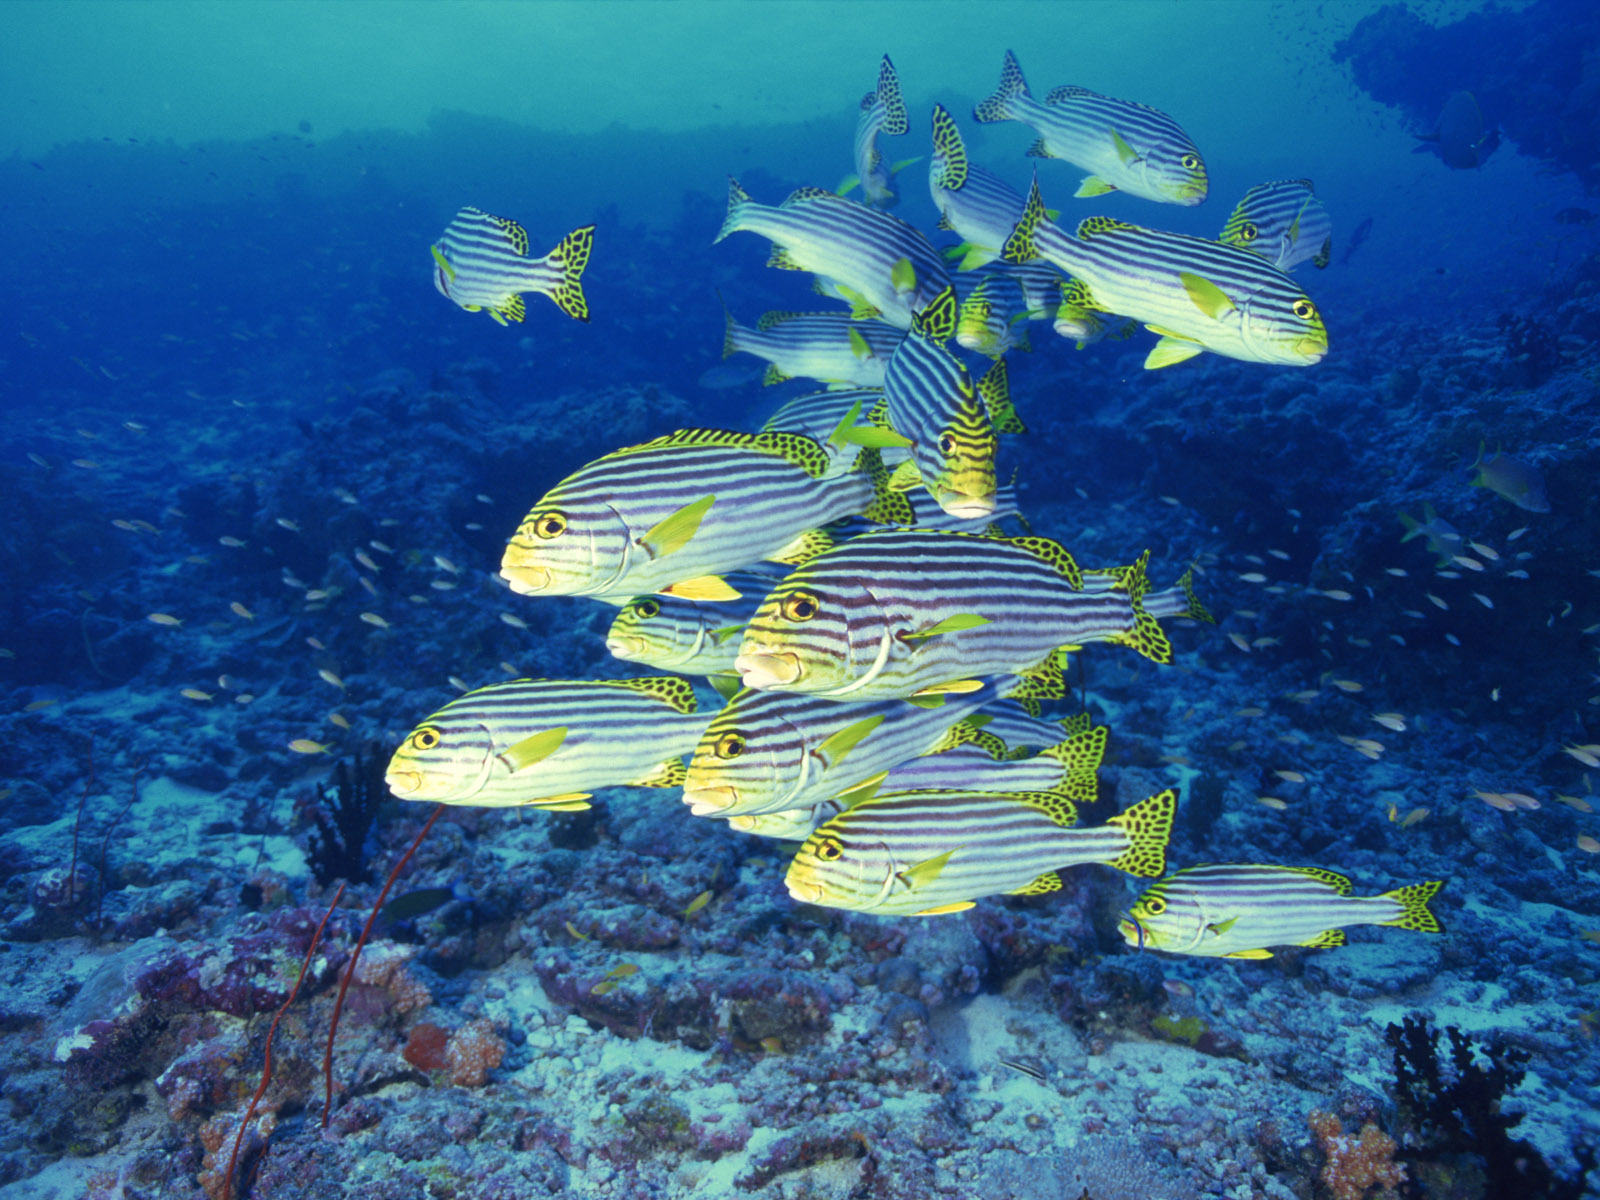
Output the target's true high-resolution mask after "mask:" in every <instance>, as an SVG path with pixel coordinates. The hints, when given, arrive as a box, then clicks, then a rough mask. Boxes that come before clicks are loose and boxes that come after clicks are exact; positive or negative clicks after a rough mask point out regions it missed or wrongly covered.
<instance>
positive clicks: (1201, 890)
mask: <svg viewBox="0 0 1600 1200" xmlns="http://www.w3.org/2000/svg"><path fill="white" fill-rule="evenodd" d="M1443 886H1444V881H1443V880H1442V879H1431V880H1428V881H1427V882H1425V883H1413V884H1411V885H1410V886H1409V887H1401V888H1395V889H1394V890H1393V891H1391V892H1384V893H1383V894H1382V895H1381V896H1352V895H1351V894H1350V893H1351V890H1352V887H1353V885H1352V884H1351V882H1350V880H1348V879H1347V878H1345V877H1344V876H1343V875H1337V874H1335V873H1334V872H1332V871H1325V870H1323V869H1322V868H1321V867H1278V866H1269V865H1266V864H1262V863H1209V864H1206V865H1204V866H1198V867H1189V868H1188V869H1186V870H1183V871H1179V872H1177V873H1176V874H1174V875H1169V876H1168V877H1167V878H1166V879H1163V880H1161V881H1160V882H1159V883H1156V884H1154V885H1153V886H1151V887H1150V888H1149V889H1148V890H1146V891H1145V893H1144V894H1143V895H1142V896H1140V897H1139V899H1138V900H1137V901H1135V902H1134V905H1133V908H1132V909H1131V910H1129V912H1128V915H1127V916H1126V917H1124V918H1123V920H1122V922H1121V924H1120V925H1119V926H1118V929H1119V931H1120V932H1121V933H1122V937H1123V939H1124V940H1125V941H1126V942H1127V943H1128V945H1130V946H1138V947H1140V948H1141V949H1150V950H1165V951H1167V952H1168V953H1170V954H1195V955H1202V956H1204V957H1207V958H1271V957H1272V951H1270V950H1269V949H1267V947H1268V946H1315V947H1318V948H1323V947H1328V946H1342V945H1344V941H1345V937H1344V929H1343V927H1344V926H1346V925H1395V926H1398V927H1399V928H1401V929H1412V930H1416V931H1418V932H1421V933H1443V932H1444V926H1442V925H1441V924H1440V923H1439V919H1438V918H1437V917H1435V916H1434V915H1433V913H1432V912H1431V911H1430V910H1429V908H1428V901H1430V900H1432V899H1433V897H1434V895H1435V894H1436V893H1437V892H1438V890H1439V889H1440V888H1442V887H1443Z"/></svg>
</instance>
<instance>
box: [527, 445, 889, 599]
mask: <svg viewBox="0 0 1600 1200" xmlns="http://www.w3.org/2000/svg"><path fill="white" fill-rule="evenodd" d="M845 449H846V450H848V451H849V452H850V453H848V454H845V453H841V454H840V455H838V456H837V458H835V456H833V455H831V454H830V453H829V451H828V450H827V449H826V448H824V447H823V446H822V445H820V444H819V443H817V442H815V441H813V440H812V439H811V438H807V437H801V436H799V435H798V434H791V433H759V434H753V433H731V432H728V431H726V430H720V429H680V430H678V431H677V432H676V433H669V434H667V435H665V436H663V437H659V438H656V439H655V440H654V441H650V442H645V443H644V444H643V445H639V446H629V447H627V448H625V449H622V450H617V451H615V452H613V453H611V454H607V455H606V456H605V457H603V458H599V459H596V460H595V461H594V462H591V463H589V464H588V465H587V466H584V467H580V468H579V469H578V470H577V471H575V472H574V473H573V474H571V475H569V476H567V478H566V479H564V480H562V481H561V482H560V483H558V484H557V485H556V486H555V487H554V488H552V489H551V490H550V491H549V492H547V493H546V494H545V495H544V497H543V498H542V499H540V501H539V502H538V503H537V504H536V505H534V507H533V510H532V511H531V512H529V514H528V515H527V517H525V518H524V519H523V522H522V524H521V525H520V526H518V528H517V531H516V533H515V534H513V535H512V537H511V540H510V542H509V544H508V545H507V546H506V549H505V554H504V556H503V557H502V559H501V564H500V574H501V575H502V576H504V577H505V578H506V579H507V580H509V581H510V583H511V590H512V591H514V592H517V593H518V594H520V595H524V596H562V595H580V596H592V597H594V598H595V599H597V600H603V601H605V602H607V603H610V604H626V603H627V602H628V601H629V600H631V599H633V597H635V596H642V595H645V594H647V593H650V592H658V591H666V592H671V593H673V594H676V595H680V596H687V597H689V598H691V599H705V600H715V599H732V598H733V591H732V589H730V588H729V587H728V585H727V584H725V583H723V582H722V581H721V580H720V579H719V578H718V576H719V575H720V573H721V572H723V571H730V570H734V569H736V568H738V567H743V566H747V565H749V564H750V563H753V562H756V561H758V560H760V559H763V558H769V559H770V558H779V559H787V560H793V561H800V560H801V559H803V558H804V557H806V556H807V555H808V554H810V553H812V552H814V551H815V549H816V548H817V546H816V543H815V542H814V541H813V540H812V537H813V531H814V530H815V529H816V527H817V526H819V525H824V524H826V523H827V522H829V521H834V520H837V519H839V518H840V517H845V516H849V515H852V514H854V513H865V514H866V515H867V516H868V517H869V518H870V519H872V520H886V521H897V522H901V523H903V522H905V521H907V520H909V519H910V517H911V508H910V505H909V504H908V503H907V502H906V500H905V497H904V496H903V495H901V494H900V493H898V492H895V491H893V490H892V489H890V488H889V486H888V473H887V472H886V471H884V470H883V469H882V465H881V463H880V462H879V460H878V457H877V453H876V451H873V450H860V451H859V452H858V451H857V450H856V448H855V447H846V448H845Z"/></svg>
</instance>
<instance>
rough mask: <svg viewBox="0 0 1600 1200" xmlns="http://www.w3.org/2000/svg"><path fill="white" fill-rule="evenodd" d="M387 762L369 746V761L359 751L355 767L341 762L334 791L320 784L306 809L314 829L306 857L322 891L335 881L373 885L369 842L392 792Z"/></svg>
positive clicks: (335, 772) (308, 843)
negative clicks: (385, 777) (386, 775)
mask: <svg viewBox="0 0 1600 1200" xmlns="http://www.w3.org/2000/svg"><path fill="white" fill-rule="evenodd" d="M383 763H384V760H383V758H382V757H381V756H379V755H377V754H374V753H372V752H371V748H370V747H369V752H368V754H367V755H366V756H365V757H363V756H362V754H361V752H360V751H359V750H358V751H356V755H355V762H354V764H353V765H352V764H350V763H348V762H346V761H345V760H343V759H341V760H340V761H339V764H338V766H337V767H335V768H334V772H333V780H334V785H333V787H332V789H330V788H329V787H328V785H327V784H318V785H317V798H316V800H315V801H313V802H312V803H310V804H308V805H307V808H308V810H309V814H310V818H311V821H312V823H313V828H312V830H311V833H310V835H309V836H308V838H307V851H306V858H307V859H308V860H309V861H310V863H311V873H312V874H313V875H315V876H316V877H317V882H318V883H320V884H322V885H323V886H324V887H326V886H328V885H329V884H330V883H332V882H333V881H334V880H335V879H343V880H345V881H346V882H347V883H368V882H370V881H371V878H372V872H371V870H370V869H369V868H368V866H367V839H368V837H369V836H370V834H371V833H372V825H373V822H374V821H376V820H377V816H378V808H379V806H380V805H382V804H383V802H384V800H385V799H386V798H387V797H388V794H389V790H388V788H387V787H385V785H384V782H383V769H384V768H383Z"/></svg>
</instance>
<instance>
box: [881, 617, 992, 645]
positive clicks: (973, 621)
mask: <svg viewBox="0 0 1600 1200" xmlns="http://www.w3.org/2000/svg"><path fill="white" fill-rule="evenodd" d="M988 623H989V618H988V617H984V616H979V615H978V614H977V613H955V614H954V615H952V616H948V617H946V618H945V619H944V620H942V621H940V622H939V623H938V624H937V625H934V626H931V627H930V628H928V629H919V630H917V631H915V632H913V633H902V634H901V635H900V640H901V641H903V642H920V641H926V640H927V639H928V638H936V637H940V636H942V635H944V634H946V633H960V632H961V631H962V630H964V629H976V628H977V627H978V626H980V625H987V624H988Z"/></svg>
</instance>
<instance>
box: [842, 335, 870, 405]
mask: <svg viewBox="0 0 1600 1200" xmlns="http://www.w3.org/2000/svg"><path fill="white" fill-rule="evenodd" d="M845 332H846V333H847V334H849V337H850V353H851V354H853V355H855V357H856V358H857V360H861V359H867V358H871V357H872V347H871V346H869V345H867V339H866V338H864V337H862V336H861V331H860V330H859V329H854V328H852V329H848V330H846V331H845ZM857 403H860V401H857Z"/></svg>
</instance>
